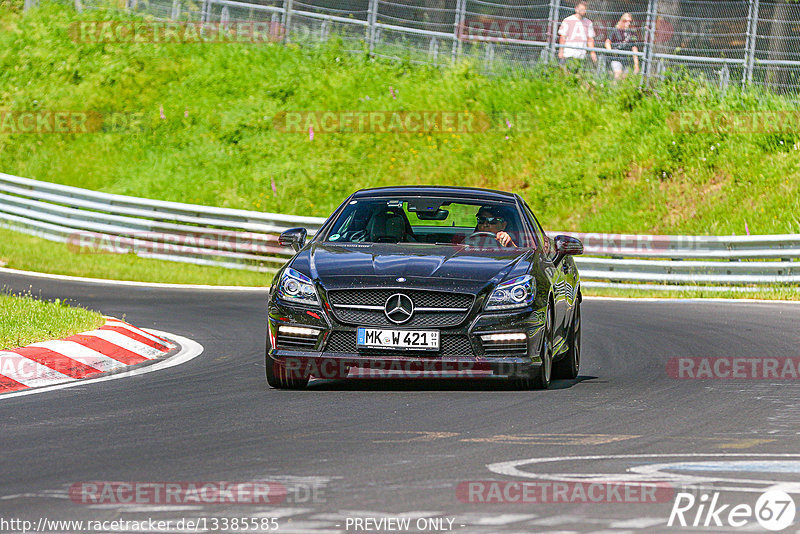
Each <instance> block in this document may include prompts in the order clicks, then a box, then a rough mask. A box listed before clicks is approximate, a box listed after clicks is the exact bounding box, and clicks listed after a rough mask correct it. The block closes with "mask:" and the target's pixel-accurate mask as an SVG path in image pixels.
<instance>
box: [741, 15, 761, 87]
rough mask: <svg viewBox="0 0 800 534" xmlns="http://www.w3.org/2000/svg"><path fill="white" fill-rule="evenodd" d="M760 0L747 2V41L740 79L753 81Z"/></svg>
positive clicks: (748, 81)
mask: <svg viewBox="0 0 800 534" xmlns="http://www.w3.org/2000/svg"><path fill="white" fill-rule="evenodd" d="M759 3H760V0H749V1H748V2H747V4H748V9H747V42H746V44H745V50H744V73H743V76H742V81H743V82H746V83H748V84H750V83H752V82H753V68H754V67H755V62H756V41H757V40H758V8H759Z"/></svg>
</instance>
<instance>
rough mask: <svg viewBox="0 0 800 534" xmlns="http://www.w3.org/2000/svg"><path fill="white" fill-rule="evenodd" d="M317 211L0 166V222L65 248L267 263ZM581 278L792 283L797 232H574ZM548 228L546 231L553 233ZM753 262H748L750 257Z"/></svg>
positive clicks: (259, 266)
mask: <svg viewBox="0 0 800 534" xmlns="http://www.w3.org/2000/svg"><path fill="white" fill-rule="evenodd" d="M324 221H325V219H323V218H320V217H301V216H294V215H283V214H275V213H261V212H254V211H245V210H236V209H227V208H216V207H210V206H199V205H195V204H183V203H178V202H166V201H161V200H150V199H143V198H136V197H130V196H123V195H114V194H108V193H101V192H97V191H90V190H87V189H81V188H77V187H70V186H64V185H58V184H52V183H48V182H40V181H37V180H31V179H28V178H19V177H16V176H10V175H8V174H0V227H3V228H8V229H12V230H17V231H20V232H24V233H27V234H32V235H36V236H39V237H43V238H45V239H49V240H51V241H58V242H62V243H66V244H67V245H68V246H69V247H70V248H71V249H72V250H73V251H74V252H81V251H89V252H117V253H133V254H136V255H138V256H142V257H146V258H156V259H164V260H170V261H180V262H188V263H194V264H200V265H216V266H221V267H228V268H238V269H251V270H258V271H274V270H275V269H277V268H278V267H279V266H280V265H281V264H283V263H284V262H285V261H286V260H287V259H288V258H289V257H291V256H292V254H293V252H292V251H291V250H290V249H286V248H283V247H280V246H279V245H278V240H277V235H278V234H279V233H280V232H281V231H283V230H285V229H287V228H291V227H295V226H304V227H306V228H308V229H309V233H310V234H314V233H315V232H316V231H317V230H318V229H319V228H320V226H321V225H322V224H323V222H324ZM564 233H566V234H568V235H573V236H575V237H578V238H579V239H581V240H582V241H583V242H584V246H585V252H586V256H584V257H578V258H576V261H577V263H578V266H579V268H580V272H581V279H582V280H584V281H587V282H588V283H587V285H589V284H592V285H603V284H605V285H611V286H613V285H614V284H618V283H621V282H625V283H632V282H639V283H642V282H644V283H650V284H712V285H737V284H738V285H749V284H795V285H796V284H800V261H797V259H798V258H800V234H791V235H759V236H651V235H621V234H578V233H570V232H564ZM552 235H555V234H552ZM750 260H757V261H750Z"/></svg>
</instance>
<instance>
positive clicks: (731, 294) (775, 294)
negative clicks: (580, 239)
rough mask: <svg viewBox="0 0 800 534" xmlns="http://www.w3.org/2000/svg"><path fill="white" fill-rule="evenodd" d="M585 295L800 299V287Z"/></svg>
mask: <svg viewBox="0 0 800 534" xmlns="http://www.w3.org/2000/svg"><path fill="white" fill-rule="evenodd" d="M581 291H582V292H583V294H584V296H593V297H621V298H660V299H757V300H794V301H798V300H800V289H798V288H796V287H786V286H764V288H761V289H758V290H757V291H752V292H751V291H748V292H742V291H709V290H707V289H698V288H696V287H692V286H691V285H689V286H686V289H683V290H680V291H676V290H669V291H664V290H655V289H653V290H644V289H628V288H589V287H583V288H582V289H581Z"/></svg>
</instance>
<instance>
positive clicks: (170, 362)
mask: <svg viewBox="0 0 800 534" xmlns="http://www.w3.org/2000/svg"><path fill="white" fill-rule="evenodd" d="M148 331H149V332H152V333H154V334H155V335H157V336H165V337H167V338H170V339H172V340H174V341H177V342H178V344H179V345H180V346H181V350H180V351H179V352H178V353H177V354H175V355H174V356H171V357H169V358H167V359H166V360H161V361H159V362H155V363H153V364H151V365H147V366H146V367H138V368H136V369H131V370H130V371H123V372H120V373H117V374H113V375H109V376H103V377H100V378H87V379H83V380H70V381H69V382H66V383H64V384H56V385H53V386H47V387H42V388H37V389H26V390H23V391H14V392H11V393H4V394H2V395H0V401H3V400H5V399H10V398H12V397H22V396H25V395H35V394H37V393H46V392H48V391H55V390H59V389H67V388H73V387H77V386H88V385H91V384H97V383H98V382H105V381H107V380H119V379H120V378H128V377H131V376H138V375H144V374H147V373H152V372H155V371H161V370H162V369H169V368H170V367H175V366H176V365H181V364H183V363H186V362H188V361H191V360H193V359H194V358H196V357H198V356H200V355H201V354H202V353H203V350H204V349H203V346H202V345H201V344H200V343H198V342H197V341H194V340H191V339H189V338H185V337H183V336H176V335H175V334H170V333H168V332H161V331H160V330H153V329H150V328H148Z"/></svg>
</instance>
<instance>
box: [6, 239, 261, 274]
mask: <svg viewBox="0 0 800 534" xmlns="http://www.w3.org/2000/svg"><path fill="white" fill-rule="evenodd" d="M3 263H6V264H7V265H5V266H6V267H8V268H12V269H21V270H25V271H37V272H45V273H52V274H63V275H69V276H83V277H89V278H105V279H112V280H133V281H139V282H159V283H170V284H203V285H219V286H225V285H234V286H254V287H259V286H264V287H266V286H268V285H269V284H270V283H271V282H272V274H270V273H258V272H253V271H239V270H235V269H223V268H221V267H206V266H200V265H191V264H186V263H176V262H169V261H160V260H152V259H145V258H140V257H138V256H136V255H133V254H87V253H81V254H78V253H75V252H74V251H73V250H71V249H70V248H68V247H67V245H66V244H63V243H55V242H52V241H47V240H45V239H41V238H38V237H33V236H29V235H26V234H21V233H18V232H12V231H9V230H3V229H0V266H2V264H3Z"/></svg>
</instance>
